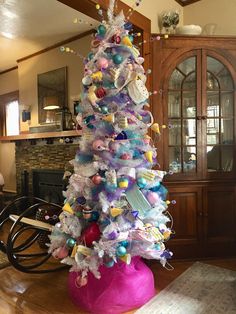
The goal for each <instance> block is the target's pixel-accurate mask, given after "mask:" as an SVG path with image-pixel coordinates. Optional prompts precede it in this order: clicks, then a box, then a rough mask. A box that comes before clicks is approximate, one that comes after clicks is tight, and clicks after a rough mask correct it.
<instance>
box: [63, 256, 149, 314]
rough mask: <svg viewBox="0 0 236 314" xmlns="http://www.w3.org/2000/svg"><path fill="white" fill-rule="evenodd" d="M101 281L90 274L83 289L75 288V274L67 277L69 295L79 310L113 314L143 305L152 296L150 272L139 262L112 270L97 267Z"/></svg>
mask: <svg viewBox="0 0 236 314" xmlns="http://www.w3.org/2000/svg"><path fill="white" fill-rule="evenodd" d="M100 272H101V276H102V277H101V279H96V278H95V277H94V276H93V275H92V274H91V273H90V274H89V276H88V283H87V285H86V286H83V287H81V288H78V287H77V285H76V284H75V280H76V278H77V276H78V274H77V273H75V272H71V273H70V274H69V294H70V297H71V298H72V300H73V302H74V303H75V304H76V305H77V306H78V307H79V308H81V309H84V310H86V311H88V312H90V313H96V314H100V313H102V314H117V313H123V312H126V311H129V310H131V309H134V308H137V307H140V306H142V305H143V304H145V303H146V302H147V301H148V300H150V299H151V298H152V297H153V296H154V295H155V287H154V278H153V274H152V272H151V270H150V269H149V268H148V267H147V266H146V265H145V263H144V262H143V261H142V260H141V259H140V258H139V257H134V258H132V261H131V263H130V265H126V264H125V263H124V262H121V261H119V262H118V263H116V264H115V265H114V266H113V267H112V268H107V267H106V266H101V268H100Z"/></svg>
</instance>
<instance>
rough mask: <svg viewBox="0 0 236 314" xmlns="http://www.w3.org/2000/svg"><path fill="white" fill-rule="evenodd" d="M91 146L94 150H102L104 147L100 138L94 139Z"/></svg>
mask: <svg viewBox="0 0 236 314" xmlns="http://www.w3.org/2000/svg"><path fill="white" fill-rule="evenodd" d="M92 147H93V149H94V150H100V151H101V150H104V149H105V143H104V142H103V141H102V140H95V141H94V142H93V144H92Z"/></svg>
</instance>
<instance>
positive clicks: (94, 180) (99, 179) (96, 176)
mask: <svg viewBox="0 0 236 314" xmlns="http://www.w3.org/2000/svg"><path fill="white" fill-rule="evenodd" d="M92 181H93V183H94V184H96V185H98V184H100V183H101V181H102V177H101V176H100V175H99V174H96V175H95V176H94V177H92Z"/></svg>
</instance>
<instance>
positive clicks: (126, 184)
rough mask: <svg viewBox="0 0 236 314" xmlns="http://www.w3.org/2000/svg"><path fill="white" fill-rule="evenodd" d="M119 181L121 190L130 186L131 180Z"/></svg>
mask: <svg viewBox="0 0 236 314" xmlns="http://www.w3.org/2000/svg"><path fill="white" fill-rule="evenodd" d="M117 181H118V187H119V188H121V189H126V188H127V187H128V185H129V180H128V179H127V178H119V179H118V180H117Z"/></svg>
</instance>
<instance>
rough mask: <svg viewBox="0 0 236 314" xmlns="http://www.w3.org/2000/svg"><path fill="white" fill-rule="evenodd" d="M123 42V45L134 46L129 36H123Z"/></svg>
mask: <svg viewBox="0 0 236 314" xmlns="http://www.w3.org/2000/svg"><path fill="white" fill-rule="evenodd" d="M121 43H122V44H123V45H125V46H128V47H132V46H133V44H132V42H131V40H130V37H129V36H125V37H123V38H122V40H121Z"/></svg>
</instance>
